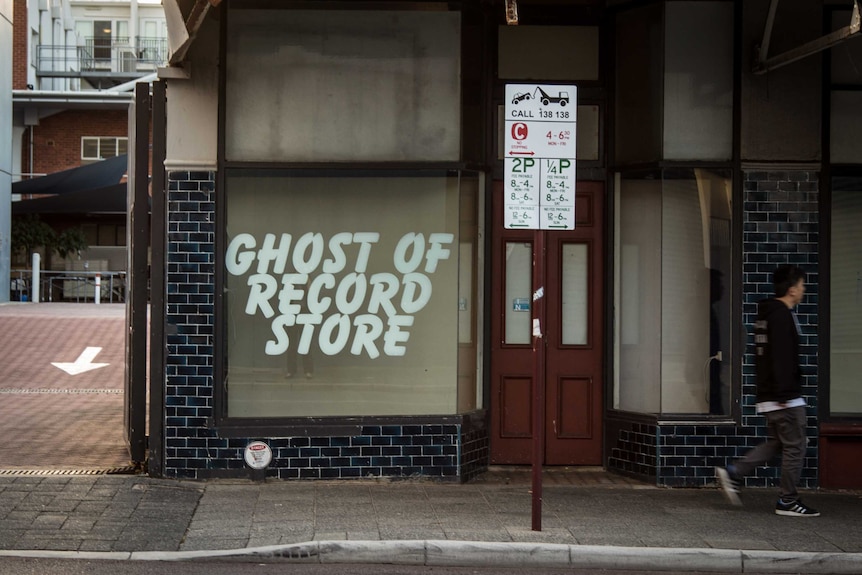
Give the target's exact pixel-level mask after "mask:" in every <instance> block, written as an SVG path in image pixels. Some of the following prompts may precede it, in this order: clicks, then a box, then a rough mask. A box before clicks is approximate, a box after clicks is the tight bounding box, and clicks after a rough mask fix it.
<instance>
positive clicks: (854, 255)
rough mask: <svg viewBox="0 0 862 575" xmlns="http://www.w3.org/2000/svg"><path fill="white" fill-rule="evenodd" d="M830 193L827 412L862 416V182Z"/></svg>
mask: <svg viewBox="0 0 862 575" xmlns="http://www.w3.org/2000/svg"><path fill="white" fill-rule="evenodd" d="M854 188H855V189H853V190H840V191H839V190H833V192H832V257H831V262H832V265H831V275H830V289H831V292H830V296H831V297H830V326H831V342H830V343H831V345H830V356H829V357H830V369H831V374H830V375H831V377H830V382H829V410H830V412H831V413H832V414H840V413H843V414H853V415H859V414H862V379H860V377H859V374H860V373H862V227H860V225H859V222H860V221H862V181H857V182H856V185H855V186H854Z"/></svg>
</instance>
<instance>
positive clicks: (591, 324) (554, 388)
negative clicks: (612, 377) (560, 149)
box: [490, 182, 605, 465]
mask: <svg viewBox="0 0 862 575" xmlns="http://www.w3.org/2000/svg"><path fill="white" fill-rule="evenodd" d="M575 198H576V205H575V220H576V225H575V229H574V230H566V231H556V230H554V231H548V232H545V241H544V243H545V250H544V251H545V254H544V268H545V274H544V275H545V282H544V286H543V288H544V302H545V316H546V317H545V320H546V325H545V326H544V329H543V330H542V331H543V333H544V337H545V340H546V341H545V370H544V372H545V373H544V381H543V382H542V384H543V385H544V397H545V406H544V419H545V434H544V435H545V460H544V464H545V465H601V463H602V414H603V377H602V376H603V363H604V362H603V326H604V311H603V310H604V297H605V289H604V275H605V274H604V253H603V234H602V228H603V222H604V215H603V209H604V185H603V184H602V183H599V182H578V184H577V191H576V196H575ZM502 204H503V183H502V182H496V183H495V188H494V208H493V212H494V222H493V226H492V241H493V256H492V277H493V280H492V281H493V284H494V285H493V288H492V290H491V305H492V320H491V338H492V341H491V398H490V409H491V446H490V447H491V462H492V463H494V464H529V463H530V462H531V454H532V427H533V415H532V414H533V406H532V402H533V394H532V380H533V370H534V361H535V360H536V357H535V356H536V352H534V350H533V340H532V333H533V331H532V327H533V326H532V315H533V314H532V312H531V307H532V297H531V296H532V291H533V290H532V286H533V282H532V272H533V255H534V249H535V247H536V246H535V245H534V232H533V231H530V230H507V229H504V228H503V205H502Z"/></svg>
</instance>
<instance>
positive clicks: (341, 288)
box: [224, 170, 481, 418]
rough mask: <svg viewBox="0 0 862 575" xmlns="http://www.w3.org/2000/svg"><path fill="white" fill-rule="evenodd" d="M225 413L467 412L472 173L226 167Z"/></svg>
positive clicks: (475, 226)
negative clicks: (318, 170)
mask: <svg viewBox="0 0 862 575" xmlns="http://www.w3.org/2000/svg"><path fill="white" fill-rule="evenodd" d="M225 186H226V196H225V197H226V204H225V214H226V220H227V221H226V225H227V234H226V238H225V242H224V243H225V246H226V249H225V253H224V266H225V281H224V293H225V321H226V329H225V335H226V338H227V341H226V352H227V362H226V364H227V367H226V371H225V382H226V401H227V415H228V417H236V418H261V417H308V416H362V415H434V414H454V413H462V412H466V411H470V410H473V409H475V408H476V405H477V393H478V390H477V386H476V382H477V372H476V371H477V365H478V362H477V361H476V356H477V339H478V338H477V337H476V334H477V329H476V325H477V322H478V321H479V318H480V316H479V314H478V310H477V307H476V305H477V294H478V293H479V292H478V289H479V286H478V283H479V282H478V276H477V274H476V271H475V270H476V263H477V262H478V257H479V253H478V250H477V247H476V246H477V234H478V230H479V222H478V221H477V217H478V214H480V213H481V211H480V210H479V209H478V205H477V202H478V197H479V194H478V191H479V189H481V179H480V177H478V176H477V175H475V174H467V173H458V172H442V171H436V172H415V171H414V172H409V173H408V172H399V173H387V172H360V171H351V172H350V173H349V174H343V175H342V174H335V175H333V174H332V173H327V174H325V175H321V174H320V173H319V172H317V173H314V172H309V171H296V170H294V171H289V172H286V171H281V172H260V171H258V172H255V173H251V174H250V173H248V171H246V170H230V171H228V173H227V175H226V183H225Z"/></svg>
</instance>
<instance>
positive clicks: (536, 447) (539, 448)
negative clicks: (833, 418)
mask: <svg viewBox="0 0 862 575" xmlns="http://www.w3.org/2000/svg"><path fill="white" fill-rule="evenodd" d="M546 233H547V232H545V230H535V231H534V232H533V237H534V242H533V245H534V246H535V247H534V248H533V303H532V309H533V468H532V476H533V485H532V493H533V531H541V530H542V464H543V463H544V461H545V337H544V333H543V332H542V330H543V329H544V328H545V301H544V295H545V288H544V285H545V234H546Z"/></svg>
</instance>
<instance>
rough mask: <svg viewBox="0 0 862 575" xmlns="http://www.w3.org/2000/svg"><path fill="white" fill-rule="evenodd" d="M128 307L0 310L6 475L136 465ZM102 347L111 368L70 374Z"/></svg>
mask: <svg viewBox="0 0 862 575" xmlns="http://www.w3.org/2000/svg"><path fill="white" fill-rule="evenodd" d="M124 325H125V306H124V305H122V304H103V305H99V306H96V305H95V304H70V303H39V304H33V303H8V304H0V472H3V471H4V470H7V471H8V470H18V471H20V470H34V471H35V470H53V471H68V472H72V471H77V472H85V471H86V472H97V471H101V470H115V469H118V468H124V467H127V466H129V464H130V461H129V457H128V452H127V450H126V447H125V444H124V441H123V387H124V383H123V381H124V380H123V377H124V375H123V374H124V365H125V357H124V356H125V352H124V349H125V340H124V333H125V330H124V327H123V326H124ZM87 347H100V348H102V349H101V351H99V353H98V355H96V357H95V358H94V359H93V362H94V363H107V364H108V365H107V366H106V367H101V368H99V369H94V370H92V371H87V372H84V373H79V374H77V375H69V374H68V373H66V372H64V371H62V370H61V369H59V368H57V367H55V366H54V365H52V362H63V363H72V362H74V361H75V360H76V359H77V358H78V356H80V355H81V353H82V352H83V351H84V349H85V348H87Z"/></svg>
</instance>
